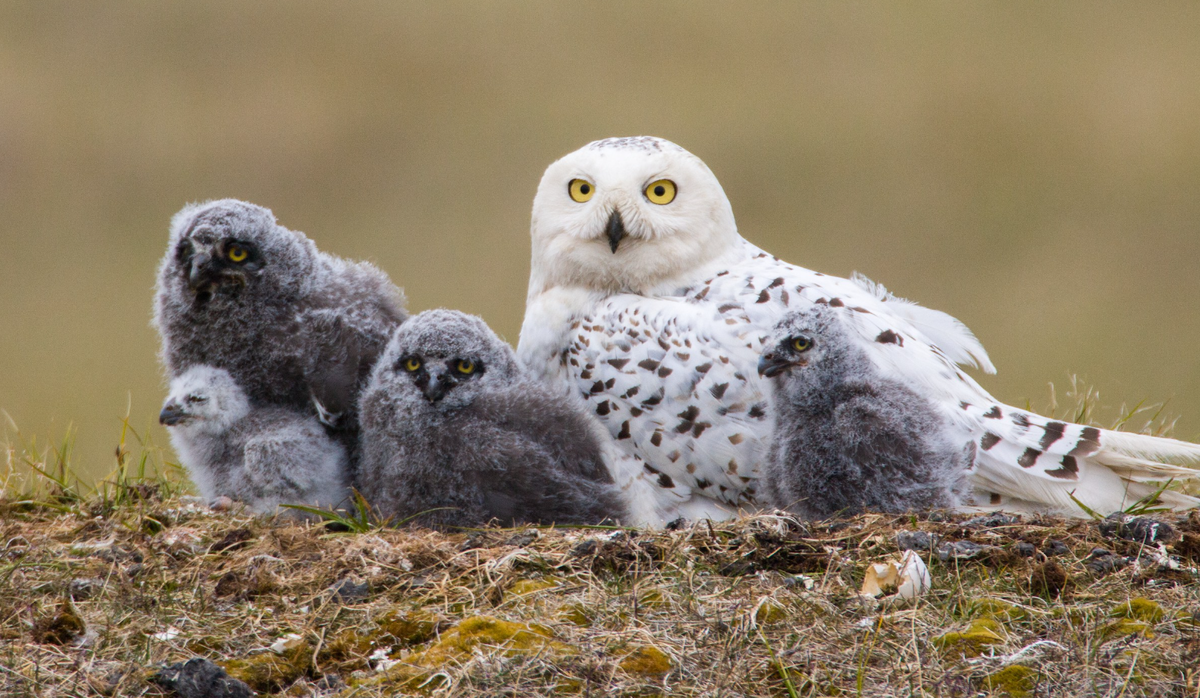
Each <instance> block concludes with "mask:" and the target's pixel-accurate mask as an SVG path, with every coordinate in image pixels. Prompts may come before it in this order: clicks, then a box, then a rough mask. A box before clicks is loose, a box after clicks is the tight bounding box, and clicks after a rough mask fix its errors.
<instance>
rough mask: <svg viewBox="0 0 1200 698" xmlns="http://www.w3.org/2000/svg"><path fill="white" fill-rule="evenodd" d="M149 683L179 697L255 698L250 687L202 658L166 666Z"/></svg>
mask: <svg viewBox="0 0 1200 698" xmlns="http://www.w3.org/2000/svg"><path fill="white" fill-rule="evenodd" d="M150 680H151V681H153V682H154V683H156V684H158V685H159V686H162V687H163V688H165V689H166V690H168V691H172V692H174V693H175V695H177V696H179V697H180V698H254V691H252V690H250V687H249V686H248V685H246V684H245V683H243V682H241V681H238V680H237V679H235V678H233V677H231V676H229V674H226V673H225V670H224V669H222V668H221V667H219V666H217V665H216V664H213V663H212V662H210V661H208V660H207V659H202V658H200V657H196V658H194V659H189V660H187V661H186V662H177V663H175V664H170V665H168V666H165V667H163V668H162V669H160V670H159V671H158V673H157V674H155V675H154V676H153V677H151V678H150Z"/></svg>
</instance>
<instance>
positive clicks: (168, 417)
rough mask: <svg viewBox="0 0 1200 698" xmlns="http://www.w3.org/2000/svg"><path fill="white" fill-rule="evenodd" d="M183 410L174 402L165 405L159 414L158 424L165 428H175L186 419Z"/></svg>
mask: <svg viewBox="0 0 1200 698" xmlns="http://www.w3.org/2000/svg"><path fill="white" fill-rule="evenodd" d="M186 417H187V415H186V414H185V413H184V411H183V408H182V407H180V406H179V405H176V404H175V403H173V402H168V403H167V404H165V405H163V408H162V412H159V413H158V423H159V424H162V425H164V426H168V427H173V426H175V425H176V424H179V423H180V422H182V421H183V420H184V418H186Z"/></svg>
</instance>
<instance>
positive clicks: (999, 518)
mask: <svg viewBox="0 0 1200 698" xmlns="http://www.w3.org/2000/svg"><path fill="white" fill-rule="evenodd" d="M1020 521H1021V517H1019V516H1012V515H1010V514H1001V513H1000V512H996V513H994V514H987V515H985V516H976V517H975V518H972V519H967V520H966V521H964V522H963V526H966V527H968V528H995V527H996V526H1011V525H1013V524H1015V523H1019V522H1020Z"/></svg>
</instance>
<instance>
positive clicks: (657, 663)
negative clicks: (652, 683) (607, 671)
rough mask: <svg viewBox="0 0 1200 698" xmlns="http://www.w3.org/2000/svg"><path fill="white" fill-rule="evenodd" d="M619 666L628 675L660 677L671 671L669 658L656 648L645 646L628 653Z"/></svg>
mask: <svg viewBox="0 0 1200 698" xmlns="http://www.w3.org/2000/svg"><path fill="white" fill-rule="evenodd" d="M620 666H621V669H622V670H623V671H625V672H626V673H629V674H638V675H641V676H662V675H663V674H666V673H667V672H669V671H671V658H670V657H668V656H667V655H666V654H665V653H664V652H663V651H662V650H660V649H658V648H657V647H652V646H649V645H647V646H645V647H639V648H637V649H635V650H634V651H633V652H630V653H629V654H628V655H627V656H626V657H625V658H624V659H622V660H621V665H620Z"/></svg>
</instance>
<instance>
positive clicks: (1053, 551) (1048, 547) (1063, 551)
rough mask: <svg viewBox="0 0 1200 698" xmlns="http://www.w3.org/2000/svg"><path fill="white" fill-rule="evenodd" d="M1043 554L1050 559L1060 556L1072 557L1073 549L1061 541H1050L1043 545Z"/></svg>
mask: <svg viewBox="0 0 1200 698" xmlns="http://www.w3.org/2000/svg"><path fill="white" fill-rule="evenodd" d="M1042 552H1044V553H1046V555H1047V556H1048V557H1058V556H1059V555H1070V554H1071V549H1070V548H1068V547H1067V544H1066V543H1064V542H1062V541H1061V540H1054V539H1050V540H1048V541H1046V542H1045V543H1043V544H1042Z"/></svg>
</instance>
